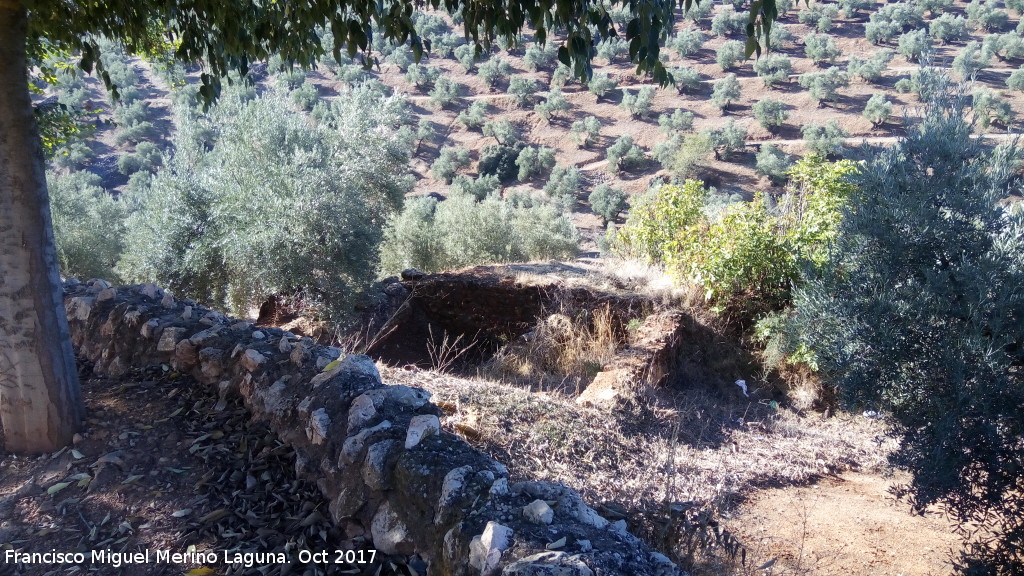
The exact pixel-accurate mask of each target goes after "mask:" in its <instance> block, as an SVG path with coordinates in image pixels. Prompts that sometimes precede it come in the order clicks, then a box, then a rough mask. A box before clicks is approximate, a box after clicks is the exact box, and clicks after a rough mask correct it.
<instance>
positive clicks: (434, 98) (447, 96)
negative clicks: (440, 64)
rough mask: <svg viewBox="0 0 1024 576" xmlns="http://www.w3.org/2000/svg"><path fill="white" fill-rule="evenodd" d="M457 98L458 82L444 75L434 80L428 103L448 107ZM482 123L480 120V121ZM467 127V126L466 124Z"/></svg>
mask: <svg viewBox="0 0 1024 576" xmlns="http://www.w3.org/2000/svg"><path fill="white" fill-rule="evenodd" d="M458 99H459V84H458V83H457V82H455V81H454V80H451V79H450V78H446V77H444V76H442V77H440V78H438V79H437V81H435V82H434V88H433V89H431V90H430V103H431V104H433V105H434V106H437V107H438V108H442V109H443V108H448V107H449V106H451V105H452V104H454V103H455V102H457V101H458ZM481 124H482V121H481ZM467 128H468V126H467Z"/></svg>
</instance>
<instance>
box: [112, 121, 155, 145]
mask: <svg viewBox="0 0 1024 576" xmlns="http://www.w3.org/2000/svg"><path fill="white" fill-rule="evenodd" d="M157 136H158V133H157V130H156V126H153V123H152V122H149V121H145V122H138V123H135V124H131V125H129V126H121V127H120V128H118V130H117V134H115V135H114V143H115V144H117V145H118V146H123V145H124V144H127V143H129V142H130V143H132V144H138V143H139V142H142V141H143V140H149V139H152V138H156V137H157Z"/></svg>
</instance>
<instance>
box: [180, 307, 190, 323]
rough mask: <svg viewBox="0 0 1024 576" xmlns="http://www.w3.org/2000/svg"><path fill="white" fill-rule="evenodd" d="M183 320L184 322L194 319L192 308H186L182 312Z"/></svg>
mask: <svg viewBox="0 0 1024 576" xmlns="http://www.w3.org/2000/svg"><path fill="white" fill-rule="evenodd" d="M181 318H182V319H183V320H191V319H192V307H191V306H185V309H184V310H182V311H181Z"/></svg>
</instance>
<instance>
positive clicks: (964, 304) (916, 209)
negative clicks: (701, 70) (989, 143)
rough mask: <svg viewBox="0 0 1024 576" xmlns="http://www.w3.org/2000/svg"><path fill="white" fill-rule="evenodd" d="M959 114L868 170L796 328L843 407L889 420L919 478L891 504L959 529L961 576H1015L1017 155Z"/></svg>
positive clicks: (935, 119) (1020, 391)
mask: <svg viewBox="0 0 1024 576" xmlns="http://www.w3.org/2000/svg"><path fill="white" fill-rule="evenodd" d="M964 116H965V115H964V111H963V110H962V109H960V108H959V107H958V106H957V105H956V102H955V101H954V100H953V99H952V98H949V99H946V100H945V101H942V102H938V103H933V104H932V105H931V106H930V108H929V109H928V110H927V111H926V114H925V118H924V120H923V122H922V123H921V124H920V126H919V127H916V128H915V129H913V130H911V131H910V133H909V135H908V136H907V138H906V139H904V140H901V141H900V142H899V143H898V144H897V145H896V146H894V147H892V148H888V149H885V150H883V151H880V152H879V153H878V155H877V156H876V157H875V158H873V159H872V160H871V161H870V162H869V163H868V164H867V166H866V167H865V168H864V170H863V175H862V176H861V177H859V178H857V188H856V192H855V193H854V194H853V196H852V198H851V206H850V208H849V212H850V216H849V217H847V218H845V219H844V220H843V221H842V227H841V229H840V234H839V235H838V237H837V239H836V241H835V242H834V243H833V245H834V248H833V250H832V251H831V257H830V258H829V259H828V261H827V262H826V263H825V266H824V267H823V271H822V272H821V273H819V274H815V275H813V276H811V277H810V278H809V279H808V280H807V281H806V283H805V288H804V289H803V290H801V291H800V292H799V293H798V294H797V297H796V299H795V300H796V311H797V314H796V323H797V326H798V327H799V332H800V338H801V341H802V342H803V343H804V344H805V345H806V346H807V347H809V348H810V349H812V350H813V352H814V354H815V356H816V359H817V363H818V365H819V366H820V367H821V370H822V373H823V374H826V375H828V377H829V378H830V379H831V381H832V382H834V384H835V385H836V386H837V387H838V391H839V392H840V393H841V398H842V399H843V400H844V402H845V403H846V404H847V405H848V406H850V407H851V408H854V409H856V410H860V409H862V407H863V408H870V409H872V410H880V411H884V412H885V413H886V414H888V415H890V416H891V420H892V422H893V425H894V432H895V433H896V434H897V435H898V437H899V439H900V442H899V445H898V446H899V447H898V449H897V452H896V453H895V454H893V456H892V457H891V461H892V463H893V464H894V465H895V466H898V467H901V468H905V469H907V470H909V471H910V472H911V474H912V477H911V479H910V480H909V481H908V482H907V483H906V484H903V485H901V486H900V487H899V488H898V492H897V493H900V494H903V495H905V496H906V497H908V499H909V502H910V503H911V504H912V505H913V507H914V509H915V510H922V511H923V510H924V509H926V508H928V507H931V506H933V505H936V504H941V505H942V508H943V509H944V510H946V511H947V512H948V513H949V514H950V515H951V517H952V518H953V519H954V521H955V522H956V523H957V524H958V525H959V528H960V529H961V530H962V532H961V534H962V535H963V537H964V539H965V541H966V546H965V551H964V552H963V553H962V555H961V556H960V557H959V558H957V559H956V561H955V564H956V565H957V566H956V567H955V568H956V572H957V573H959V574H1019V573H1021V572H1022V570H1024V561H1022V559H1021V556H1020V550H1021V549H1022V547H1024V493H1022V492H1021V491H1020V470H1021V469H1024V451H1022V449H1021V443H1020V439H1021V438H1022V437H1024V417H1022V415H1024V413H1022V412H1021V410H1020V408H1019V407H1020V406H1022V405H1024V382H1022V380H1021V373H1020V371H1019V370H1018V368H1017V366H1018V365H1019V364H1020V361H1021V349H1020V347H1019V345H1018V343H1019V342H1021V341H1022V338H1024V334H1022V331H1021V327H1022V326H1024V324H1022V323H1021V322H1020V321H1019V320H1018V319H1019V318H1021V317H1024V310H1022V309H1021V303H1022V302H1024V294H1022V288H1024V277H1022V270H1024V268H1022V267H1021V259H1020V255H1021V254H1022V253H1024V246H1022V245H1021V239H1022V238H1024V235H1022V233H1021V231H1022V229H1024V223H1022V222H1021V218H1020V216H1019V215H1016V216H1015V215H1012V214H1007V213H1006V212H1005V211H1004V210H1003V209H1001V208H1000V207H999V204H1000V202H1001V201H1002V199H1004V198H1005V197H1006V196H1007V194H1008V193H1009V191H1010V190H1011V183H1010V182H1011V179H1012V178H1013V174H1015V172H1016V170H1017V165H1016V161H1015V156H1016V154H1015V153H1013V152H1010V151H1009V150H1008V149H1002V150H989V149H986V146H985V145H984V144H982V143H981V142H979V141H977V140H974V139H972V138H971V137H970V135H971V127H970V125H968V124H967V123H966V122H965V121H964ZM838 271H841V272H838ZM837 272H838V273H837Z"/></svg>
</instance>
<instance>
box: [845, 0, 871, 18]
mask: <svg viewBox="0 0 1024 576" xmlns="http://www.w3.org/2000/svg"><path fill="white" fill-rule="evenodd" d="M839 7H840V8H842V9H843V16H844V17H845V18H847V19H850V18H856V17H857V16H859V15H860V13H861V12H866V11H868V10H870V9H872V8H874V7H875V3H874V2H872V1H871V0H839Z"/></svg>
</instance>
